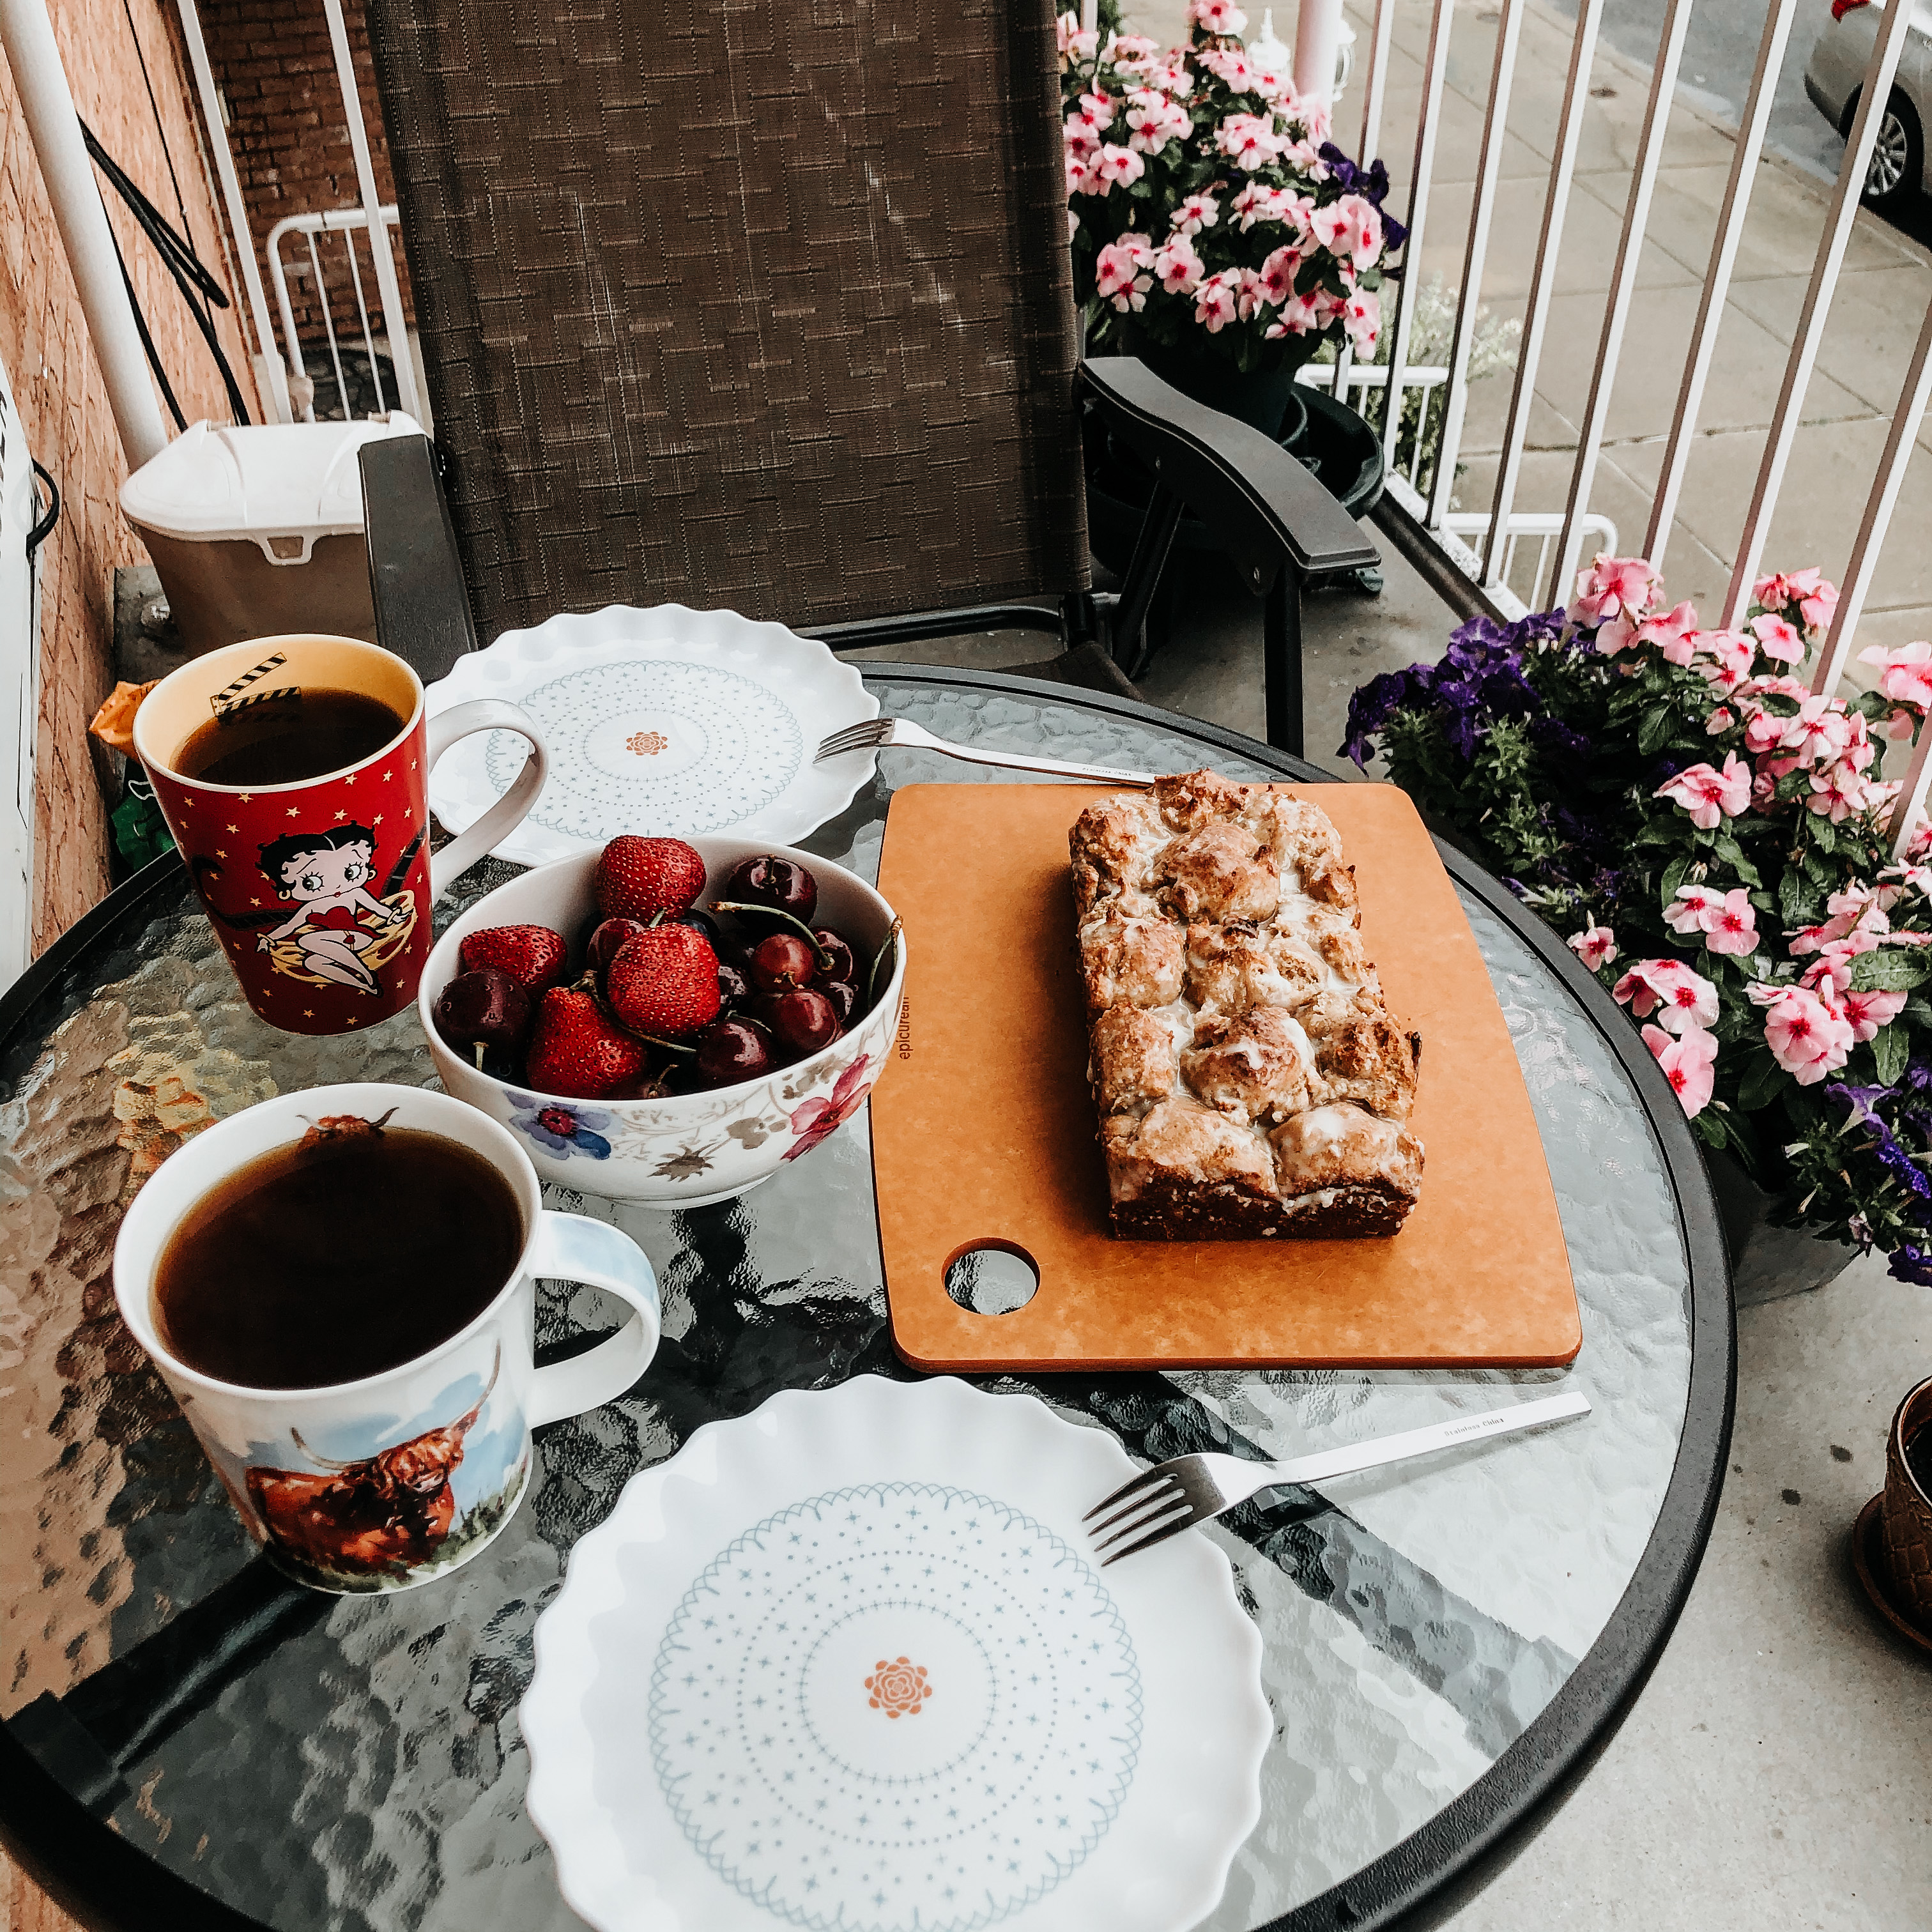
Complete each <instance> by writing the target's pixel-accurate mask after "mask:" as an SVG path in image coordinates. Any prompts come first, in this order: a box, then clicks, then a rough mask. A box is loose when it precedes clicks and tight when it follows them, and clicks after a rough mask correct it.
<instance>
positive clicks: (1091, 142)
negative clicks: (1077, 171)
mask: <svg viewBox="0 0 1932 1932" xmlns="http://www.w3.org/2000/svg"><path fill="white" fill-rule="evenodd" d="M1099 151H1100V136H1099V135H1098V134H1097V133H1094V130H1093V129H1092V128H1091V127H1088V124H1086V122H1085V121H1083V120H1082V119H1081V118H1080V117H1079V115H1077V114H1070V115H1068V116H1067V159H1068V160H1070V161H1087V160H1091V159H1092V158H1093V157H1094V155H1095V154H1097V153H1099Z"/></svg>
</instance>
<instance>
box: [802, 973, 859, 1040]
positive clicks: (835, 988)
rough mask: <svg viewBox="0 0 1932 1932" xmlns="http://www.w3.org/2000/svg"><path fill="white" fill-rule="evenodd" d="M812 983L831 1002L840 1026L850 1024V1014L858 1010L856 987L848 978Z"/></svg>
mask: <svg viewBox="0 0 1932 1932" xmlns="http://www.w3.org/2000/svg"><path fill="white" fill-rule="evenodd" d="M812 984H813V986H815V987H817V989H818V991H819V992H821V993H823V995H825V997H826V998H827V999H828V1000H829V1001H831V1002H832V1011H833V1012H834V1013H836V1014H837V1015H838V1025H839V1026H840V1028H841V1029H843V1028H846V1027H848V1026H850V1025H851V1024H852V1016H853V1014H854V1013H856V1012H857V1011H858V1010H859V989H858V988H857V987H856V986H853V983H851V981H850V980H813V982H812Z"/></svg>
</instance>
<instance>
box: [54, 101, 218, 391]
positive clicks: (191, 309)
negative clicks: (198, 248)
mask: <svg viewBox="0 0 1932 1932" xmlns="http://www.w3.org/2000/svg"><path fill="white" fill-rule="evenodd" d="M80 131H81V136H82V138H83V139H84V140H85V141H86V143H87V151H88V153H89V154H90V155H91V156H92V157H93V160H94V164H95V166H96V167H98V169H100V170H101V172H102V174H103V175H105V176H106V177H107V182H108V184H109V185H110V187H112V188H113V190H114V191H115V193H117V194H118V195H119V196H120V197H121V200H122V201H123V202H125V203H126V205H127V210H128V211H129V213H130V214H132V215H133V217H134V220H135V222H136V225H137V226H139V229H140V230H141V232H142V233H143V234H144V235H145V236H147V238H148V240H149V241H150V242H152V243H153V244H154V250H155V252H156V253H157V254H158V255H159V256H160V258H161V262H162V264H163V266H164V267H165V268H166V269H167V272H168V273H169V275H171V276H172V277H173V278H174V283H175V287H176V288H178V290H180V291H181V299H182V300H183V301H184V302H186V303H187V308H188V313H189V314H190V315H192V316H193V317H194V320H195V326H196V327H197V328H198V329H199V330H200V331H201V336H202V341H204V342H205V343H206V344H207V345H208V353H209V354H210V355H211V356H213V357H214V366H215V368H216V369H217V371H219V373H220V377H221V386H222V388H223V389H224V390H225V391H226V392H227V396H228V407H229V413H230V415H231V416H233V418H234V419H235V421H236V422H237V423H241V424H246V423H248V422H251V420H252V419H251V416H250V415H249V413H248V401H247V399H246V398H245V397H244V396H243V395H242V386H241V384H240V383H238V382H237V381H236V380H235V371H234V370H233V368H232V367H231V366H230V365H229V361H228V357H227V354H226V352H225V351H224V350H223V348H222V347H221V340H220V336H219V335H217V332H216V330H215V326H214V317H212V316H211V315H210V314H209V313H208V310H207V309H206V308H205V307H204V306H203V304H202V301H201V300H198V299H197V297H201V298H205V299H206V301H208V302H212V303H214V305H215V306H216V307H217V308H227V307H228V306H229V301H228V294H227V291H226V290H224V289H223V287H222V286H221V284H220V282H218V281H217V280H216V279H215V278H214V276H213V275H211V274H210V273H209V272H208V269H206V268H205V266H203V265H202V260H201V258H200V257H199V256H198V255H197V254H196V253H195V252H194V246H193V243H192V242H189V241H188V240H187V239H185V238H184V236H181V235H180V234H178V233H176V232H175V228H174V226H173V225H172V223H170V222H169V220H168V218H167V217H166V215H164V214H162V212H161V211H160V209H159V208H157V207H156V206H155V205H154V203H153V202H151V201H150V200H149V199H148V197H147V196H145V194H143V193H142V191H141V190H140V188H139V187H138V186H137V185H136V183H135V182H134V181H133V179H132V178H130V176H129V175H128V173H127V170H126V169H124V168H123V167H122V166H121V164H120V163H118V161H116V160H115V158H114V157H113V155H112V154H110V153H108V151H107V149H106V148H104V147H103V146H102V145H101V142H100V139H99V137H98V136H97V135H96V134H95V131H94V130H93V129H92V127H89V126H88V124H87V123H86V121H82V122H81V124H80ZM112 232H113V225H112V224H111V223H110V233H112ZM114 252H115V255H116V256H117V257H118V256H119V254H120V252H121V245H120V243H119V242H118V241H117V242H115V247H114ZM121 280H122V281H124V282H125V283H126V284H127V299H128V300H129V301H130V302H131V303H132V304H133V310H134V326H135V327H136V329H137V330H138V331H139V335H140V338H141V346H142V348H143V349H144V350H145V351H146V352H147V357H148V367H149V368H151V369H152V370H153V371H154V378H155V380H156V381H157V382H158V383H160V388H161V394H162V395H163V397H164V398H166V402H167V405H168V409H169V413H170V414H172V416H173V417H174V419H175V425H176V426H177V428H181V429H185V428H187V419H186V417H185V416H184V415H183V414H182V413H181V405H180V404H179V403H178V402H177V401H175V394H174V390H173V389H172V386H170V384H169V381H168V379H167V375H166V372H165V371H163V369H162V368H161V365H160V357H159V356H158V355H157V353H156V351H155V348H154V338H153V336H152V335H151V334H150V333H149V332H148V323H147V318H146V317H145V316H144V315H143V314H142V312H141V305H140V302H139V299H137V298H136V296H135V294H134V285H133V281H132V280H131V279H130V278H129V276H128V274H127V263H126V262H125V261H122V262H121Z"/></svg>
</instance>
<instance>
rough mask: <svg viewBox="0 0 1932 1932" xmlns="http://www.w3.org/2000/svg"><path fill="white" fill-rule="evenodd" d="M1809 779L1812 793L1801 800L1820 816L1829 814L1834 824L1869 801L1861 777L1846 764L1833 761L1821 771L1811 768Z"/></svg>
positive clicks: (1840, 823)
mask: <svg viewBox="0 0 1932 1932" xmlns="http://www.w3.org/2000/svg"><path fill="white" fill-rule="evenodd" d="M1810 782H1811V796H1810V797H1809V798H1808V799H1806V800H1805V803H1806V805H1808V806H1809V807H1810V808H1811V810H1812V811H1815V812H1816V813H1817V814H1818V816H1819V817H1820V818H1829V819H1830V820H1831V821H1832V823H1833V824H1834V825H1842V824H1843V823H1844V822H1845V820H1846V819H1848V818H1849V817H1852V815H1853V814H1854V813H1856V812H1861V811H1864V808H1865V807H1866V806H1867V805H1868V804H1869V803H1870V799H1869V798H1868V797H1867V796H1866V786H1865V781H1864V779H1863V778H1860V777H1859V776H1858V773H1857V772H1855V771H1853V770H1852V769H1850V767H1849V766H1846V765H1843V764H1838V765H1832V766H1828V767H1827V768H1826V769H1825V770H1823V771H1822V772H1813V773H1812V774H1811V781H1810Z"/></svg>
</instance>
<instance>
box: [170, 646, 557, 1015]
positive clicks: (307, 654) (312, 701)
mask: <svg viewBox="0 0 1932 1932" xmlns="http://www.w3.org/2000/svg"><path fill="white" fill-rule="evenodd" d="M358 700H362V703H361V704H360V706H359V708H358ZM367 700H374V705H373V706H372V705H371V704H370V703H368V702H367ZM305 701H306V709H305ZM375 706H380V707H381V708H380V709H376V708H375ZM345 712H347V714H348V715H350V716H351V717H352V718H353V721H354V722H355V723H356V724H357V725H359V727H360V728H361V729H362V731H363V733H364V742H367V741H368V737H369V736H371V735H374V736H375V737H377V739H379V740H380V742H379V743H378V745H377V749H376V750H374V751H371V752H370V753H368V754H367V755H366V756H362V757H351V758H350V759H349V760H347V761H346V762H344V763H343V764H341V766H340V767H339V768H338V769H334V770H331V771H329V772H325V773H324V774H323V775H320V776H319V777H312V778H298V779H296V780H293V781H290V782H287V783H283V784H270V783H259V784H218V783H214V782H211V781H210V780H209V779H208V778H205V777H202V778H193V777H190V776H188V775H187V774H186V773H185V772H183V771H182V770H181V769H179V766H181V764H182V763H190V764H192V765H193V766H195V768H196V769H208V760H207V759H206V757H205V756H204V755H202V754H205V753H206V752H207V751H208V750H209V749H210V748H211V747H212V748H213V749H214V751H215V752H216V753H217V762H216V763H215V766H214V768H215V769H220V763H219V754H220V750H221V746H220V742H219V740H220V739H221V737H222V736H223V734H224V733H234V734H235V735H236V736H238V737H239V736H240V735H241V733H242V732H244V731H247V732H253V733H257V734H259V733H260V732H261V731H262V730H263V728H264V727H265V726H266V724H268V723H269V721H270V720H272V719H278V720H280V721H281V722H282V723H283V724H285V725H286V726H287V730H288V732H289V733H293V736H295V738H296V739H298V740H299V739H300V737H301V736H302V733H305V732H308V731H311V730H313V731H314V733H315V734H316V735H317V737H318V739H319V738H320V736H321V734H322V733H323V732H324V731H325V730H328V729H329V728H332V726H339V725H341V723H342V720H343V718H344V715H345ZM385 713H388V714H390V715H392V718H393V721H394V722H395V726H396V729H395V732H394V733H393V734H386V720H385V718H384V714H385ZM371 721H374V722H373V730H372V727H371ZM499 730H502V731H514V732H516V733H518V735H519V736H522V737H524V738H526V739H529V745H530V755H529V758H528V760H526V762H525V763H524V766H523V770H522V771H521V772H520V773H519V774H518V775H517V778H516V780H515V781H514V783H513V784H511V787H510V789H509V790H508V791H507V792H505V793H504V795H503V796H502V797H501V798H500V799H498V800H497V801H496V803H495V804H494V805H492V806H491V807H490V809H489V810H488V811H486V812H484V814H483V815H482V817H481V818H479V819H478V820H477V821H476V823H475V824H473V825H472V826H470V827H469V829H467V830H466V831H465V832H460V833H459V834H458V835H457V836H456V837H455V838H452V840H451V841H449V844H446V846H444V847H443V849H442V850H440V852H437V853H435V854H434V856H431V853H430V850H429V771H430V767H431V766H432V765H433V764H434V763H436V761H437V759H438V758H440V757H441V756H442V755H443V753H444V752H445V751H447V750H448V749H449V747H450V746H451V745H454V744H455V742H457V740H458V739H460V738H466V737H468V736H469V735H470V734H471V733H472V732H476V731H499ZM286 741H287V740H286V736H285V739H284V742H286ZM335 742H352V741H351V740H350V739H347V738H341V739H338V740H336V741H335ZM134 750H135V752H136V755H137V756H138V757H139V759H140V760H141V763H142V764H143V765H144V766H145V767H146V768H147V772H148V778H149V779H150V780H151V781H152V783H153V784H154V796H155V797H156V798H157V799H158V800H159V801H160V808H161V811H162V814H163V816H164V817H166V820H167V822H168V829H169V831H170V832H172V833H173V834H174V836H175V844H177V845H178V846H179V847H181V856H182V857H183V858H184V859H185V860H186V861H187V866H188V870H189V872H190V874H191V875H192V877H193V880H194V886H195V890H196V892H198V893H199V895H200V897H201V902H202V905H203V907H205V908H206V910H207V913H208V918H209V919H210V920H211V922H213V925H214V930H215V932H216V934H217V936H218V937H219V938H220V941H221V944H222V947H223V950H225V951H226V953H227V955H228V962H229V965H231V966H233V968H234V969H235V977H236V979H238V980H240V981H241V983H242V993H243V995H244V996H245V998H246V999H247V1000H248V1004H249V1005H250V1007H252V1008H253V1009H254V1011H255V1012H256V1013H259V1014H260V1016H261V1017H262V1018H263V1019H265V1020H267V1021H268V1022H269V1023H270V1024H271V1025H275V1026H278V1027H281V1028H283V1029H284V1031H287V1032H289V1033H303V1034H341V1033H347V1032H348V1031H350V1030H351V1029H353V1028H361V1027H368V1026H373V1025H375V1024H376V1022H377V1021H379V1020H386V1019H388V1018H389V1016H390V1015H391V1014H392V1013H400V1012H401V1011H402V1010H403V1009H404V1007H407V1005H409V1004H410V1001H413V999H414V998H416V982H417V981H418V980H419V979H420V978H421V977H422V969H423V965H424V962H425V961H426V960H427V959H428V957H429V953H430V946H431V932H430V907H431V904H433V903H434V901H435V900H436V899H437V898H439V897H440V895H442V894H443V892H446V891H447V890H448V889H449V887H450V886H452V884H453V883H455V880H457V879H458V877H460V875H461V874H463V872H465V871H468V869H469V868H470V867H471V866H472V865H474V864H475V862H476V861H477V860H478V859H480V858H481V857H482V856H484V853H486V852H487V851H488V850H490V847H491V846H493V845H494V844H498V843H499V841H501V840H502V839H503V838H505V836H507V835H508V833H509V832H510V830H511V828H512V827H513V826H515V825H516V824H517V822H518V821H519V820H520V819H521V818H522V817H523V814H525V813H526V812H527V811H529V808H530V807H531V805H532V804H533V803H534V802H535V799H536V796H537V793H538V792H539V791H540V790H541V789H542V788H543V781H544V763H545V760H544V744H543V739H542V738H541V736H540V735H539V733H538V730H537V727H535V724H532V722H531V721H530V720H529V718H528V717H526V715H524V713H523V712H521V711H520V710H518V709H517V707H516V706H514V704H508V703H504V702H502V700H500V699H496V698H485V699H483V700H481V701H480V702H478V703H474V704H462V705H458V706H456V707H455V709H452V710H449V711H446V712H443V713H442V715H440V716H439V717H437V718H428V719H425V716H424V703H423V688H422V680H421V679H419V678H418V676H416V673H415V672H414V671H413V670H411V669H410V667H409V665H407V664H405V663H404V661H403V660H402V659H401V658H399V657H397V656H395V655H394V654H393V653H392V652H389V651H386V650H383V649H381V648H380V646H377V645H375V644H366V643H361V642H359V640H357V639H356V638H353V637H321V636H296V637H257V638H255V639H253V640H249V641H248V642H245V643H239V644H230V645H228V646H226V647H224V648H223V649H220V650H217V651H211V652H208V654H207V655H206V656H205V657H198V658H193V659H192V660H190V661H189V662H188V663H187V664H183V665H182V666H181V667H180V669H179V670H175V671H172V672H170V673H169V675H168V676H166V677H164V678H163V679H162V680H161V681H160V683H158V684H157V685H155V687H154V689H153V690H152V691H149V692H148V694H147V696H146V697H145V698H144V699H143V700H142V703H141V707H140V709H139V710H138V711H137V712H136V713H135V714H134ZM184 751H186V752H191V753H193V754H195V755H193V756H191V757H188V758H187V759H185V760H184V757H183V754H184Z"/></svg>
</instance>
